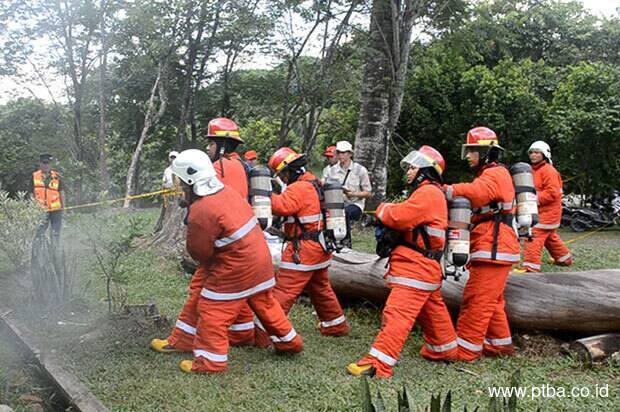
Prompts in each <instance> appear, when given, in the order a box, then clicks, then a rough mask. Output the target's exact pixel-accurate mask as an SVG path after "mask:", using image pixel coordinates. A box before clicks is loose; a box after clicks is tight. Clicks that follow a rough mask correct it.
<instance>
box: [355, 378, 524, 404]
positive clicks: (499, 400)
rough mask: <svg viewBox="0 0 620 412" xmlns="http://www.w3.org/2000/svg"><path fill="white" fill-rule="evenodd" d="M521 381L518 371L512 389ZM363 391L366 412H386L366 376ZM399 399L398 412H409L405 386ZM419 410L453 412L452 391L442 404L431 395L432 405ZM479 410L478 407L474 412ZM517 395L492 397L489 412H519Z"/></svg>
mask: <svg viewBox="0 0 620 412" xmlns="http://www.w3.org/2000/svg"><path fill="white" fill-rule="evenodd" d="M520 381H521V371H520V370H519V369H517V370H516V371H515V372H514V373H513V374H512V377H511V379H510V387H511V388H518V387H519V385H520ZM361 384H362V391H361V401H362V410H363V411H364V412H368V411H369V412H384V411H385V410H386V409H385V402H384V401H383V397H382V396H381V392H380V391H379V390H377V399H376V401H374V402H373V400H372V395H371V394H370V387H369V385H368V380H367V378H366V376H362V378H361ZM397 398H398V403H397V405H398V412H409V411H410V410H411V405H410V404H409V400H408V396H407V389H406V388H405V387H404V386H403V391H402V395H401V392H397ZM419 410H425V411H426V410H429V411H430V412H451V411H452V391H451V390H449V391H448V393H447V394H446V397H445V400H444V401H443V403H442V402H441V394H437V395H434V394H433V395H431V400H430V404H429V405H428V406H427V407H424V408H420V409H419ZM477 410H479V407H476V409H474V411H477ZM517 410H518V409H517V395H516V393H515V391H513V392H512V394H511V396H510V397H509V398H504V397H495V396H493V397H491V398H490V399H489V403H488V406H487V409H486V411H487V412H517ZM463 411H465V412H466V411H467V405H465V406H463Z"/></svg>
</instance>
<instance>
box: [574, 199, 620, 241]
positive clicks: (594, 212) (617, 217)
mask: <svg viewBox="0 0 620 412" xmlns="http://www.w3.org/2000/svg"><path fill="white" fill-rule="evenodd" d="M619 223H620V192H618V191H616V190H614V192H613V193H612V195H611V196H610V197H609V198H608V199H607V200H606V201H593V202H592V207H589V208H580V209H576V210H574V211H573V212H572V214H571V215H570V227H571V229H573V230H574V231H575V232H583V231H584V230H590V229H598V228H600V227H604V226H611V225H613V224H619Z"/></svg>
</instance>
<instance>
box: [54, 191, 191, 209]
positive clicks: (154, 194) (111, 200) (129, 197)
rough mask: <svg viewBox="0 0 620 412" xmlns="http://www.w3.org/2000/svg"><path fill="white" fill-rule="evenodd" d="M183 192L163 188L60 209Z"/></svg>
mask: <svg viewBox="0 0 620 412" xmlns="http://www.w3.org/2000/svg"><path fill="white" fill-rule="evenodd" d="M182 193H183V192H179V191H176V190H174V189H162V190H157V191H155V192H149V193H141V194H139V195H131V196H125V197H119V198H118V199H110V200H102V201H100V202H92V203H84V204H81V205H75V206H69V207H64V208H62V209H60V210H75V209H81V208H85V207H93V206H99V205H104V204H109V203H115V202H121V201H124V200H125V199H130V200H134V199H144V198H146V197H152V196H158V195H164V196H169V195H179V194H182Z"/></svg>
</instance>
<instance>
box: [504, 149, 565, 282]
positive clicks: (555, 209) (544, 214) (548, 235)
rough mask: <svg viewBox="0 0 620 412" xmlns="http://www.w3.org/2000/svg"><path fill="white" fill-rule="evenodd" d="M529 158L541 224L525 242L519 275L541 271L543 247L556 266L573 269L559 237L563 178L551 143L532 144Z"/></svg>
mask: <svg viewBox="0 0 620 412" xmlns="http://www.w3.org/2000/svg"><path fill="white" fill-rule="evenodd" d="M528 155H529V157H530V161H531V162H532V169H533V171H534V186H535V187H536V194H537V196H538V224H537V225H536V226H534V228H533V230H532V234H533V235H534V236H533V239H532V240H531V241H529V242H525V251H524V252H523V264H522V267H521V268H520V269H517V270H515V272H540V264H541V257H542V249H543V247H546V248H547V250H548V251H549V254H550V255H551V257H552V258H553V261H554V263H555V264H556V265H560V266H570V265H572V263H573V258H572V256H571V254H570V251H569V250H568V248H567V247H566V245H565V244H564V242H562V239H561V238H560V236H558V234H557V230H558V228H559V227H560V222H561V221H562V177H561V176H560V173H558V171H557V170H556V169H555V167H553V164H552V161H551V148H550V147H549V145H548V144H547V143H545V142H543V141H541V140H539V141H537V142H534V143H532V145H531V146H530V148H529V150H528Z"/></svg>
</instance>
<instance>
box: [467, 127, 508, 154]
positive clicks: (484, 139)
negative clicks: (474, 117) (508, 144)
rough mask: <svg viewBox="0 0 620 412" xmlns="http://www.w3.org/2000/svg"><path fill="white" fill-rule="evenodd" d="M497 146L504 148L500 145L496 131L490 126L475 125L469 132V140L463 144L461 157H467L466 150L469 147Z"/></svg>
mask: <svg viewBox="0 0 620 412" xmlns="http://www.w3.org/2000/svg"><path fill="white" fill-rule="evenodd" d="M491 146H493V147H497V148H498V149H500V150H504V148H503V147H501V146H500V145H499V139H498V138H497V135H496V134H495V132H494V131H493V130H491V129H489V128H488V127H474V128H473V129H471V130H470V131H469V132H467V142H466V143H465V144H464V145H463V146H462V149H461V158H462V159H465V150H466V149H467V148H468V147H491Z"/></svg>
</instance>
